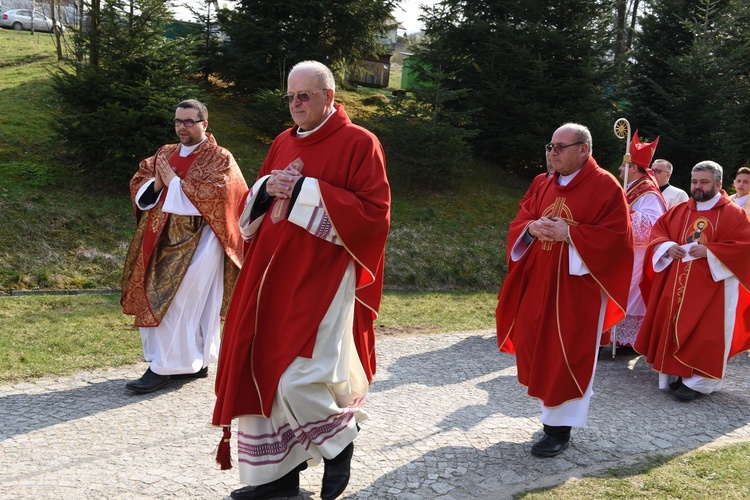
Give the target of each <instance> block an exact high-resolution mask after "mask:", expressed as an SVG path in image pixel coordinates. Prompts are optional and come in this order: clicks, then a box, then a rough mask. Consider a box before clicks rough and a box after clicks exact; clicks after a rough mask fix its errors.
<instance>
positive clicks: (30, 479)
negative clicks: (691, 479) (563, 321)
mask: <svg viewBox="0 0 750 500" xmlns="http://www.w3.org/2000/svg"><path fill="white" fill-rule="evenodd" d="M378 353H379V358H378V361H379V368H378V373H377V375H376V379H375V381H374V383H373V385H372V388H371V391H370V395H369V396H368V403H367V405H366V408H367V409H368V412H369V414H370V420H368V421H366V422H364V423H363V425H362V432H361V434H360V436H359V437H358V438H357V440H356V441H355V453H354V460H353V464H352V468H353V474H352V481H351V483H350V485H349V488H348V489H347V491H346V493H345V495H344V498H353V499H364V498H377V499H398V500H402V499H403V500H409V499H424V498H430V499H445V500H448V499H455V500H459V499H460V500H464V499H468V498H487V499H502V498H509V497H511V496H512V495H513V494H515V493H518V492H523V491H526V490H530V489H532V488H536V487H540V486H546V485H552V484H559V483H562V482H564V481H565V480H567V479H568V478H572V477H581V476H582V475H584V474H591V473H595V472H597V471H602V470H606V469H611V468H618V467H624V466H626V465H628V464H631V463H634V462H636V461H639V460H642V459H644V458H646V457H652V456H657V455H671V454H678V453H683V452H687V451H689V450H692V449H695V448H698V447H702V446H704V445H715V444H725V443H730V442H734V441H742V440H750V423H749V422H748V417H749V415H750V397H749V394H750V391H749V389H750V357H748V355H747V354H742V355H740V356H738V357H737V358H735V359H733V360H732V361H731V362H730V365H729V368H728V372H727V377H726V379H727V380H726V383H725V388H724V390H723V391H721V392H719V393H717V394H714V395H711V396H707V397H706V396H704V397H699V398H698V399H696V400H695V401H693V402H690V403H684V402H678V401H676V400H675V399H674V398H673V396H671V394H669V393H668V392H663V391H659V390H658V388H657V385H656V375H655V374H654V373H653V372H652V371H651V370H650V369H649V368H648V367H647V366H645V363H644V362H643V360H642V358H640V357H636V356H618V358H616V359H614V360H612V359H611V357H610V356H609V355H607V356H604V357H602V359H601V360H600V362H599V365H598V368H597V377H596V381H595V385H594V388H595V391H596V394H595V396H594V399H593V402H592V408H591V412H590V414H589V425H588V427H587V428H585V429H574V430H573V439H572V442H571V447H570V448H569V449H568V450H567V451H565V452H564V453H563V454H562V455H560V456H559V457H556V458H552V459H540V458H536V457H533V456H531V455H530V454H529V449H530V447H531V445H532V444H533V442H534V441H535V440H536V439H538V438H539V437H540V435H541V431H540V428H541V425H540V423H539V420H538V415H539V406H538V403H537V402H536V401H535V400H532V399H530V398H529V397H527V396H526V395H525V392H524V390H523V388H522V387H521V386H519V384H518V382H517V380H516V373H515V365H514V358H513V357H511V356H508V355H505V354H501V353H499V352H498V350H497V347H496V340H495V336H494V334H493V333H492V332H487V331H485V332H464V333H452V334H434V335H399V336H385V337H381V338H380V339H379V343H378ZM146 366H147V365H146V364H145V363H141V364H138V365H133V366H126V367H121V368H114V369H109V370H97V371H92V372H82V373H78V374H76V375H75V376H72V377H65V378H44V379H39V380H32V381H30V382H23V383H18V384H12V385H4V386H0V423H1V425H0V439H1V442H0V498H22V499H29V498H34V499H45V498H55V499H60V498H66V499H67V498H71V499H73V498H75V499H88V498H97V499H100V498H112V499H141V498H144V499H145V498H152V499H153V498H159V499H161V498H179V499H220V498H224V497H226V496H227V495H228V493H229V492H230V491H231V490H232V489H235V488H238V487H240V486H242V485H240V484H239V483H238V473H237V469H236V468H235V469H232V470H230V471H221V470H219V468H218V466H217V465H216V464H215V462H214V450H215V447H216V445H217V444H218V442H219V439H220V435H221V432H220V430H218V429H215V428H213V427H211V426H210V423H209V422H210V418H211V411H212V407H213V402H214V397H213V382H214V374H215V372H214V371H213V370H212V371H211V373H210V376H209V378H207V379H201V380H193V381H170V382H169V385H168V386H167V388H166V389H165V390H162V391H159V392H156V393H153V394H150V395H145V396H137V395H133V394H131V393H130V392H128V391H127V390H125V388H124V384H125V382H126V381H127V380H130V379H133V378H137V377H139V376H140V375H141V373H142V372H143V371H144V370H145V368H146ZM232 449H233V452H236V443H235V442H233V443H232ZM322 469H323V467H322V466H319V467H315V468H312V469H308V470H307V471H305V472H303V473H302V479H301V486H302V492H303V495H302V496H301V498H304V499H317V498H319V488H320V480H321V475H322Z"/></svg>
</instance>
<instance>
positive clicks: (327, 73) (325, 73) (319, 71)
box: [289, 61, 336, 92]
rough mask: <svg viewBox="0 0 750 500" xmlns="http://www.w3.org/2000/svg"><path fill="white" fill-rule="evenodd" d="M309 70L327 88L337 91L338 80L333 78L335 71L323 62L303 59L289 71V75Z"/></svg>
mask: <svg viewBox="0 0 750 500" xmlns="http://www.w3.org/2000/svg"><path fill="white" fill-rule="evenodd" d="M302 70H304V71H309V72H311V73H313V74H314V75H315V78H317V80H318V82H319V83H320V85H321V86H322V87H323V88H325V89H331V90H333V91H334V92H336V80H335V79H334V78H333V72H332V71H331V70H330V69H329V68H328V66H326V65H325V64H323V63H322V62H318V61H302V62H298V63H297V64H295V65H294V66H293V67H292V69H291V71H289V76H291V75H292V73H294V72H295V71H302Z"/></svg>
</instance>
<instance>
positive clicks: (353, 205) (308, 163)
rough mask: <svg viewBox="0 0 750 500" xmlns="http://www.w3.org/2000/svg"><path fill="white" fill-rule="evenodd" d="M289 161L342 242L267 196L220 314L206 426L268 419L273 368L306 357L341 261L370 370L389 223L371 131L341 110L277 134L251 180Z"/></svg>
mask: <svg viewBox="0 0 750 500" xmlns="http://www.w3.org/2000/svg"><path fill="white" fill-rule="evenodd" d="M292 164H295V165H297V167H296V168H301V173H302V175H303V176H305V177H310V178H313V179H317V180H318V184H319V186H320V195H321V197H322V200H323V205H324V208H325V210H326V212H327V214H328V216H329V217H330V222H331V225H332V226H333V228H334V229H335V231H336V234H337V235H338V237H339V239H340V240H341V242H342V243H343V245H337V244H334V243H331V242H329V241H326V240H325V239H322V238H320V237H318V236H316V235H314V234H312V233H310V232H308V230H307V229H306V228H303V227H299V226H297V225H296V224H294V223H291V222H289V221H288V220H287V219H286V216H287V214H288V209H289V208H288V205H289V202H288V201H287V200H275V201H274V202H273V204H272V205H271V207H270V208H269V210H268V212H267V213H266V214H265V216H264V219H263V221H262V222H261V224H260V227H259V228H258V231H257V232H256V233H255V235H254V237H253V238H252V239H251V240H250V244H249V248H248V252H247V256H246V260H245V263H244V265H243V267H242V270H241V271H240V276H239V278H238V281H237V286H236V288H235V291H234V295H233V298H232V302H231V304H230V307H229V311H228V313H227V320H226V323H225V327H224V338H223V340H222V346H221V355H220V358H219V369H218V372H217V377H216V396H217V401H216V406H215V408H214V417H213V423H214V425H221V426H227V425H229V424H230V423H231V421H232V419H233V418H234V417H237V416H241V415H263V416H265V417H268V416H270V414H271V407H272V405H273V399H274V395H275V393H276V388H277V385H278V381H279V378H280V377H281V374H282V373H283V372H284V370H286V368H287V367H288V366H289V364H290V363H291V362H292V361H293V360H294V359H295V358H296V357H297V356H304V357H308V358H309V357H311V356H312V353H313V347H314V345H315V338H316V334H317V331H318V328H319V326H320V323H321V321H322V319H323V316H324V315H325V313H326V311H327V310H328V308H329V306H330V304H331V302H332V300H333V297H334V295H335V293H336V290H337V289H338V287H339V285H340V284H341V280H342V279H343V276H344V273H345V271H346V268H347V266H348V265H349V263H350V262H352V261H353V262H354V265H355V270H356V303H355V308H354V342H355V345H356V348H357V352H358V354H359V359H360V361H361V362H362V366H363V367H364V369H365V373H366V374H367V376H368V379H369V380H372V376H373V374H374V373H375V334H374V329H373V321H374V319H375V318H376V315H377V312H378V309H379V307H380V298H381V293H382V288H383V263H384V256H385V243H386V237H387V235H388V229H389V226H390V187H389V185H388V180H387V178H386V173H385V155H384V153H383V149H382V147H381V145H380V143H379V142H378V140H377V138H376V137H375V136H374V135H373V134H371V133H370V132H368V131H367V130H365V129H363V128H361V127H359V126H357V125H354V124H353V123H352V122H351V121H350V120H349V117H348V116H347V114H346V112H345V111H344V109H343V108H342V107H340V106H339V105H336V112H335V113H334V115H333V116H331V117H330V118H329V119H328V121H327V122H326V123H325V124H324V125H323V126H322V127H321V128H320V129H319V130H317V131H316V132H315V133H313V134H311V135H309V136H307V137H297V136H296V127H293V128H291V129H289V130H287V131H285V132H283V133H282V134H280V135H279V136H278V137H277V138H276V140H275V141H274V143H273V144H272V145H271V149H270V151H269V153H268V156H267V157H266V160H265V162H264V163H263V166H262V168H261V171H260V173H259V176H258V177H259V178H261V177H263V176H265V175H269V174H270V173H271V171H272V170H274V169H277V170H283V169H284V168H286V167H287V166H288V165H292Z"/></svg>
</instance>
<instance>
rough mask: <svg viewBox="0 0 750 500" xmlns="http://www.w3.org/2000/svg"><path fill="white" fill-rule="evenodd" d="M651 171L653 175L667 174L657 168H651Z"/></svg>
mask: <svg viewBox="0 0 750 500" xmlns="http://www.w3.org/2000/svg"><path fill="white" fill-rule="evenodd" d="M651 171H652V172H653V173H655V174H666V173H667V171H666V170H661V169H659V168H652V169H651Z"/></svg>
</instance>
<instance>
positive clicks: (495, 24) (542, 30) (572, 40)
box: [417, 0, 617, 174]
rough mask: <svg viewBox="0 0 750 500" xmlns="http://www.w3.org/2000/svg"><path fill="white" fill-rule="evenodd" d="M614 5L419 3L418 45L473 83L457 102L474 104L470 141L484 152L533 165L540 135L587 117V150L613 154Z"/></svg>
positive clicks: (512, 0) (472, 0) (522, 168)
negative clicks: (424, 6)
mask: <svg viewBox="0 0 750 500" xmlns="http://www.w3.org/2000/svg"><path fill="white" fill-rule="evenodd" d="M612 12H613V4H612V3H610V2H608V1H597V2H591V1H587V0H561V1H558V2H546V1H543V0H523V1H521V0H443V1H442V2H440V3H439V4H437V5H435V6H434V7H432V8H430V9H428V10H427V11H426V13H425V16H424V20H425V33H426V35H427V42H426V43H425V44H423V45H422V47H423V48H422V49H421V50H419V51H418V52H417V54H418V57H419V59H420V60H422V61H423V62H425V63H426V64H427V65H428V66H429V67H433V68H435V67H438V66H440V67H441V68H443V70H444V71H446V72H451V73H454V74H455V75H456V78H455V79H454V80H453V82H452V84H453V85H455V87H454V88H465V89H470V90H471V91H472V92H471V94H470V95H469V96H468V97H467V99H464V100H463V101H460V102H457V105H458V106H461V107H463V108H465V109H470V108H473V107H475V106H477V105H478V106H481V107H482V109H481V111H480V112H479V113H478V114H477V116H476V127H477V128H478V129H480V130H481V134H480V135H479V136H477V138H476V140H475V144H476V146H477V147H475V150H476V151H478V152H480V154H481V155H482V156H485V157H486V158H488V159H489V160H491V161H495V162H497V163H500V162H502V164H503V166H505V167H507V168H510V169H513V170H516V171H518V172H526V173H528V174H531V173H532V172H533V173H537V172H539V171H540V166H541V165H543V162H544V153H543V149H542V145H543V144H544V143H545V142H547V141H548V140H549V137H550V136H551V134H552V132H553V131H554V130H555V128H557V127H558V126H559V125H561V124H562V123H564V122H567V121H575V122H580V123H583V124H585V125H587V126H588V127H589V128H590V129H591V130H592V134H593V135H594V145H595V151H594V154H595V156H597V155H598V154H601V155H603V157H604V158H607V157H609V158H612V157H614V156H617V155H616V153H615V148H616V147H617V143H616V139H615V138H614V135H613V134H612V123H613V122H614V118H615V117H614V115H613V114H612V110H611V109H610V107H609V105H608V103H607V92H608V89H609V85H610V83H611V78H612V65H611V60H608V59H607V57H610V59H611V50H610V48H611V43H612V40H613V37H612V30H613V23H612ZM599 139H602V140H601V141H600V140H599Z"/></svg>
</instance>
